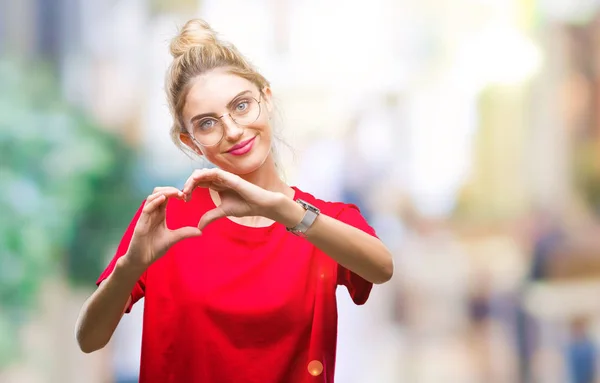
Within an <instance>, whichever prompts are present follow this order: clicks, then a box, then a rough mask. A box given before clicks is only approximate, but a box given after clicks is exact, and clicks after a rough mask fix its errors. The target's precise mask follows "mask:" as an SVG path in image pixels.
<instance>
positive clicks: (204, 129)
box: [194, 118, 223, 146]
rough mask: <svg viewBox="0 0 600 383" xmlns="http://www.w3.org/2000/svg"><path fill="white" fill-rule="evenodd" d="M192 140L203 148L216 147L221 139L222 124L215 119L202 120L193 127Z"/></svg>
mask: <svg viewBox="0 0 600 383" xmlns="http://www.w3.org/2000/svg"><path fill="white" fill-rule="evenodd" d="M194 138H195V139H196V140H197V141H198V142H199V143H200V144H202V145H203V146H212V145H216V144H218V143H219V141H221V138H223V124H222V123H221V121H219V120H217V119H216V118H204V119H202V120H200V121H198V122H197V123H196V125H195V126H194Z"/></svg>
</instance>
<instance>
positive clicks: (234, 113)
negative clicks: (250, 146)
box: [192, 97, 261, 146]
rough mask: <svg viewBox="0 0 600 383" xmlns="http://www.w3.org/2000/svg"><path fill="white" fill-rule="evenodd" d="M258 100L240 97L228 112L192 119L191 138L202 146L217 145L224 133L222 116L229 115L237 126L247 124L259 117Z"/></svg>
mask: <svg viewBox="0 0 600 383" xmlns="http://www.w3.org/2000/svg"><path fill="white" fill-rule="evenodd" d="M260 109H261V108H260V101H258V100H257V99H255V98H254V97H242V98H240V99H239V100H237V101H236V102H235V103H234V104H233V105H231V106H230V107H229V113H225V114H223V115H221V116H219V117H202V118H201V119H199V120H197V121H194V123H193V126H192V140H194V141H196V143H198V144H200V145H202V146H214V145H217V144H218V143H219V142H221V140H222V139H223V136H224V135H225V126H224V125H223V117H225V116H229V118H231V120H232V121H233V122H234V123H236V124H237V125H238V126H248V125H250V124H252V123H254V122H255V121H256V120H258V117H260Z"/></svg>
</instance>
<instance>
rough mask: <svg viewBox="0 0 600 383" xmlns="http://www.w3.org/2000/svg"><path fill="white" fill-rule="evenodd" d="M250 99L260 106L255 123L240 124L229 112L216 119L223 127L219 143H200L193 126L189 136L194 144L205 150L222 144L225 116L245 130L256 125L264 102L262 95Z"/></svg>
mask: <svg viewBox="0 0 600 383" xmlns="http://www.w3.org/2000/svg"><path fill="white" fill-rule="evenodd" d="M250 98H251V99H253V100H254V101H256V103H257V104H258V114H257V115H256V118H255V119H254V121H252V122H249V123H247V124H240V123H239V122H237V121H236V120H235V118H233V117H232V116H231V112H229V113H225V114H222V115H220V116H218V117H216V119H217V120H219V121H218V123H219V124H220V125H221V138H219V141H217V142H216V143H214V144H211V145H204V144H203V143H201V142H200V141H198V140H197V139H196V137H194V127H193V126H192V132H191V133H190V132H188V136H190V137H191V139H192V141H194V142H195V143H196V145H199V146H202V147H205V148H210V147H213V146H216V145H219V144H220V143H221V141H223V137H225V129H226V128H225V124H224V123H223V117H225V116H228V117H229V118H230V119H231V121H233V123H234V124H236V125H237V126H240V127H244V128H245V127H246V126H249V125H251V124H254V123H255V122H256V121H258V119H259V118H260V115H261V113H262V106H261V102H262V100H261V98H262V95H259V96H258V99H256V98H255V97H254V96H252V97H250Z"/></svg>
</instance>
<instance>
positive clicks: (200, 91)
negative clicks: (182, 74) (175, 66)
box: [183, 70, 256, 120]
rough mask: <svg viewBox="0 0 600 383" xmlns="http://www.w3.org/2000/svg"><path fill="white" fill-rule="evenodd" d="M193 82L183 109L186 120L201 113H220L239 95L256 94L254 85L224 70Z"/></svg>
mask: <svg viewBox="0 0 600 383" xmlns="http://www.w3.org/2000/svg"><path fill="white" fill-rule="evenodd" d="M192 81H193V83H192V86H191V88H190V90H189V92H188V94H187V97H186V100H185V104H184V107H183V116H184V118H185V119H186V120H189V118H191V117H193V116H194V115H196V114H199V113H211V112H214V113H220V112H222V111H223V109H224V107H225V105H227V103H228V102H229V101H231V99H232V98H233V97H235V96H236V95H237V94H238V93H240V92H242V91H245V90H250V91H252V92H253V93H255V92H256V86H255V85H254V84H253V83H251V82H250V81H248V80H246V79H245V78H242V77H240V76H236V75H234V74H231V73H227V72H226V71H223V70H215V71H210V72H208V73H205V74H203V75H201V76H198V77H196V78H195V79H194V80H192Z"/></svg>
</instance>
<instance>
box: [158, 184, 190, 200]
mask: <svg viewBox="0 0 600 383" xmlns="http://www.w3.org/2000/svg"><path fill="white" fill-rule="evenodd" d="M152 193H153V194H157V193H160V194H164V195H165V197H167V198H179V199H183V197H184V194H183V192H182V191H181V190H179V189H177V188H176V187H173V186H159V187H156V188H154V191H153V192H152Z"/></svg>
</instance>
